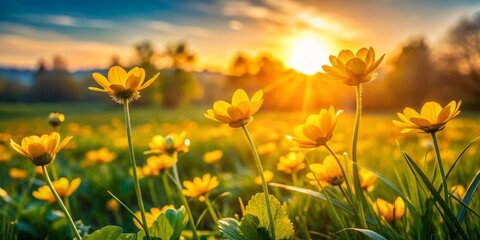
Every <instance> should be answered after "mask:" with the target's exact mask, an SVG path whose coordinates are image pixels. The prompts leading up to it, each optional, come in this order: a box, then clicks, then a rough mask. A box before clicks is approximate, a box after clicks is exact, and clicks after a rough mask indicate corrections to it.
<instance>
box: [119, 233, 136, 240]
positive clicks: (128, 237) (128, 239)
mask: <svg viewBox="0 0 480 240" xmlns="http://www.w3.org/2000/svg"><path fill="white" fill-rule="evenodd" d="M115 240H135V234H133V233H123V234H122V235H120V237H118V238H117V239H115Z"/></svg>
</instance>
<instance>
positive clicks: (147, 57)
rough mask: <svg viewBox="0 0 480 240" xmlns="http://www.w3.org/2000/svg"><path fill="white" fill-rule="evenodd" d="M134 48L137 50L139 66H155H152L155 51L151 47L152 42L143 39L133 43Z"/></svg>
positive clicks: (147, 67)
mask: <svg viewBox="0 0 480 240" xmlns="http://www.w3.org/2000/svg"><path fill="white" fill-rule="evenodd" d="M135 50H136V51H137V52H136V53H137V57H138V58H139V60H140V66H141V67H143V68H146V69H149V68H152V69H154V68H155V67H154V66H153V58H154V57H155V55H156V53H155V50H154V49H153V46H152V43H151V42H149V41H143V42H141V43H139V44H136V45H135Z"/></svg>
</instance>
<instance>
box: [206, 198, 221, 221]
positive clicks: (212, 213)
mask: <svg viewBox="0 0 480 240" xmlns="http://www.w3.org/2000/svg"><path fill="white" fill-rule="evenodd" d="M205 204H206V205H207V208H208V211H209V212H210V215H212V218H213V221H214V222H215V225H217V224H218V216H217V213H216V212H215V209H213V206H212V202H210V198H209V197H208V195H206V196H205Z"/></svg>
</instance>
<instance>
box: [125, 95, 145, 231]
mask: <svg viewBox="0 0 480 240" xmlns="http://www.w3.org/2000/svg"><path fill="white" fill-rule="evenodd" d="M123 106H124V113H125V124H126V125H127V139H128V152H129V156H130V166H131V167H132V172H133V183H134V186H135V193H136V195H137V202H138V208H139V209H140V215H141V216H142V223H143V226H144V228H143V230H144V231H145V235H147V239H149V240H150V233H149V232H148V227H147V218H146V217H145V207H144V205H143V199H142V191H141V190H140V182H139V181H138V175H137V163H136V162H135V153H134V150H133V142H132V127H131V124H130V111H129V109H128V101H125V103H124V104H123Z"/></svg>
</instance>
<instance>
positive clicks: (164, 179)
mask: <svg viewBox="0 0 480 240" xmlns="http://www.w3.org/2000/svg"><path fill="white" fill-rule="evenodd" d="M167 180H168V179H167V174H166V173H162V183H163V189H164V190H165V195H167V202H168V203H169V204H173V201H172V190H170V186H169V185H168V181H167Z"/></svg>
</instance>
